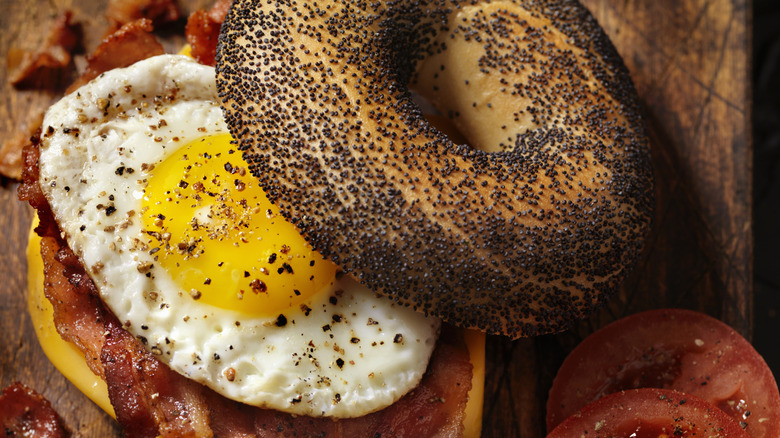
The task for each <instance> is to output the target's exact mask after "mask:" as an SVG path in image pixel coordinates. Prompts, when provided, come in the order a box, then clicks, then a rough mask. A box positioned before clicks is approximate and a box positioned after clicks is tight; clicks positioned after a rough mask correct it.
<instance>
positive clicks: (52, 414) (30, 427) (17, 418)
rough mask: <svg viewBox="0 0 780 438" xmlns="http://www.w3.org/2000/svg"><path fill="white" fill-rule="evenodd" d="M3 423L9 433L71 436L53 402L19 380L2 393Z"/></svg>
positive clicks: (0, 422) (42, 437)
mask: <svg viewBox="0 0 780 438" xmlns="http://www.w3.org/2000/svg"><path fill="white" fill-rule="evenodd" d="M0 427H2V428H3V432H4V435H3V436H7V437H15V436H18V437H27V436H32V437H36V438H60V437H68V436H70V432H69V431H68V430H67V429H66V428H65V425H64V424H63V423H62V419H60V416H59V415H57V412H56V411H55V410H54V408H52V407H51V403H49V401H48V400H46V399H45V398H44V397H43V396H42V395H40V394H38V393H37V392H35V391H33V390H32V389H30V388H28V387H26V386H25V385H23V384H21V383H19V382H16V383H13V384H11V385H9V386H8V387H6V388H5V389H4V390H3V394H2V395H0Z"/></svg>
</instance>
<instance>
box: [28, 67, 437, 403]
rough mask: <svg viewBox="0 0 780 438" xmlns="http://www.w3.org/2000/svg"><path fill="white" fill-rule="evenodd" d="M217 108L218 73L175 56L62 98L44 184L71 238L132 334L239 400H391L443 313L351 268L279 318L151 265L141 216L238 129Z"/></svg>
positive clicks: (54, 114) (426, 354)
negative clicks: (184, 164)
mask: <svg viewBox="0 0 780 438" xmlns="http://www.w3.org/2000/svg"><path fill="white" fill-rule="evenodd" d="M217 102H218V98H217V91H216V87H215V82H214V69H213V68H211V67H207V66H203V65H200V64H197V63H196V62H194V61H192V60H191V59H190V58H187V57H184V56H177V55H162V56H158V57H153V58H150V59H147V60H144V61H141V62H139V63H137V64H135V65H133V66H131V67H128V68H125V69H118V70H112V71H110V72H107V73H105V74H103V75H101V76H100V77H99V78H97V79H95V80H94V81H92V82H91V83H89V84H87V85H85V86H84V87H82V88H80V89H79V90H77V91H75V92H74V93H72V94H70V95H68V96H66V97H65V98H63V99H62V100H61V101H60V102H58V103H57V104H55V105H54V106H53V107H52V108H51V109H50V110H49V111H48V113H47V114H46V116H45V119H44V122H43V132H42V143H41V146H40V162H39V166H40V185H41V187H42V189H43V191H44V194H45V195H46V198H47V199H48V201H49V203H50V205H51V208H52V211H53V213H54V215H55V217H56V219H57V221H58V223H59V225H60V228H61V230H62V232H63V235H64V236H65V238H66V239H67V241H68V244H69V245H70V246H71V248H72V249H73V251H74V252H75V253H76V254H77V255H78V256H79V257H80V258H81V260H82V262H83V263H84V265H85V266H86V267H87V271H88V272H89V273H90V275H91V277H92V278H93V280H94V281H95V284H96V285H97V287H98V289H99V291H100V294H101V297H102V299H103V300H104V302H105V303H106V304H107V305H108V307H109V308H110V309H111V310H112V311H113V312H114V313H115V314H116V315H117V317H118V318H119V320H120V321H122V322H123V323H124V325H125V328H126V329H127V330H128V331H130V332H131V333H132V334H133V335H135V336H136V337H137V338H138V339H140V340H141V341H142V342H143V344H144V345H145V346H146V348H147V349H148V350H149V351H151V352H152V353H153V354H155V355H156V357H158V358H159V359H160V360H162V361H163V362H165V363H167V364H168V365H169V366H170V367H171V368H172V369H174V370H175V371H177V372H179V373H181V374H183V375H185V376H187V377H189V378H191V379H194V380H197V381H199V382H201V383H203V384H205V385H207V386H209V387H211V388H213V389H214V390H216V391H217V392H219V393H221V394H223V395H224V396H226V397H229V398H231V399H234V400H238V401H241V402H244V403H247V404H251V405H256V406H262V407H268V408H273V409H278V410H282V411H286V412H290V413H294V414H301V415H312V416H334V417H354V416H361V415H365V414H366V413H369V412H372V411H375V410H378V409H381V408H383V407H385V406H388V405H390V404H392V403H393V402H394V401H396V400H397V399H398V398H400V397H401V396H402V395H403V394H405V393H406V392H408V391H409V390H411V389H412V388H414V387H415V386H416V385H417V384H418V382H419V380H420V379H421V377H422V375H423V373H424V372H425V369H426V367H427V363H428V359H429V358H430V355H431V353H432V350H433V348H434V345H435V341H436V336H437V332H438V329H439V321H438V320H437V319H434V318H427V317H424V316H423V315H421V314H418V313H416V312H413V311H411V310H410V309H407V308H403V307H399V306H396V305H394V304H392V303H391V302H390V301H389V300H385V299H382V298H379V297H376V296H375V295H374V294H373V293H372V292H371V291H369V290H367V289H366V288H364V287H362V286H361V285H359V284H357V283H355V282H354V281H352V280H350V279H349V278H348V277H347V276H344V278H342V279H340V280H335V279H334V282H333V284H331V285H330V286H329V287H327V288H326V289H325V290H323V291H321V292H320V293H318V294H316V295H315V296H313V297H312V298H311V301H310V302H308V303H307V306H306V307H301V308H291V309H288V310H287V311H285V312H284V313H283V314H284V316H285V318H286V323H285V324H279V321H278V320H277V317H276V316H269V317H259V316H252V315H246V314H243V313H239V312H235V311H229V310H225V309H221V308H217V307H212V306H208V305H205V304H203V303H201V302H199V301H197V300H195V299H193V298H192V297H191V296H190V295H189V294H188V293H186V292H185V291H182V290H180V288H179V287H178V286H177V284H176V283H175V282H174V281H173V280H172V277H171V276H170V275H169V274H168V273H167V272H165V271H164V270H163V269H160V268H159V267H155V268H154V269H151V270H150V268H149V267H150V266H155V258H154V255H153V254H150V247H149V246H148V244H147V243H146V242H148V237H147V236H146V235H145V234H144V230H143V222H142V220H141V216H140V215H141V209H142V207H141V199H142V197H143V194H144V188H145V186H146V184H147V182H148V178H149V177H150V172H151V169H153V167H154V165H155V164H157V163H160V162H162V161H163V160H165V158H166V157H167V156H169V155H170V154H172V153H173V152H174V151H176V150H177V149H178V148H179V147H182V146H184V145H186V144H187V143H188V142H190V141H192V140H195V139H197V138H200V137H202V136H204V135H212V134H217V133H221V132H227V127H226V125H225V122H224V120H223V117H222V112H221V110H220V108H219V106H218V104H217ZM334 315H337V317H336V318H334ZM279 325H281V327H280V326H279Z"/></svg>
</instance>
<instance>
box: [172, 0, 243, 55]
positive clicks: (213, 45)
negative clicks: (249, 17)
mask: <svg viewBox="0 0 780 438" xmlns="http://www.w3.org/2000/svg"><path fill="white" fill-rule="evenodd" d="M232 4H233V0H218V1H217V2H216V3H214V5H213V6H212V7H211V9H209V10H208V11H206V10H204V9H200V10H197V11H195V12H193V13H192V14H190V16H189V18H188V19H187V27H186V28H185V30H184V33H185V35H186V37H187V43H189V45H190V47H191V49H192V52H191V53H192V57H193V58H195V60H196V61H198V62H199V63H201V64H205V65H214V64H215V59H214V58H215V57H216V54H217V39H218V38H219V29H220V27H221V26H222V22H223V21H225V15H227V13H228V10H229V9H230V6H231V5H232Z"/></svg>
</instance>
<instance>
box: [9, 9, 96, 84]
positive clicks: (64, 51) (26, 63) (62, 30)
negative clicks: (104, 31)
mask: <svg viewBox="0 0 780 438" xmlns="http://www.w3.org/2000/svg"><path fill="white" fill-rule="evenodd" d="M72 18H73V13H72V12H71V11H65V12H63V13H62V14H60V15H59V16H58V17H57V19H56V20H55V21H54V23H53V24H52V26H51V28H50V30H49V34H48V35H47V36H46V38H45V39H44V40H43V42H42V44H41V47H39V48H38V50H36V51H35V52H23V51H11V52H10V53H9V57H8V64H9V71H11V72H12V73H11V74H10V76H9V78H8V81H9V82H10V83H11V84H12V85H13V86H14V87H16V88H23V89H30V88H37V89H53V88H57V87H60V86H63V85H64V84H63V83H62V80H63V79H65V78H67V77H68V75H65V74H64V73H65V72H66V71H67V70H68V69H70V68H72V67H73V63H72V62H71V61H72V60H73V56H72V53H73V52H74V51H77V50H78V49H80V48H81V40H82V30H81V25H80V24H78V23H73V22H72Z"/></svg>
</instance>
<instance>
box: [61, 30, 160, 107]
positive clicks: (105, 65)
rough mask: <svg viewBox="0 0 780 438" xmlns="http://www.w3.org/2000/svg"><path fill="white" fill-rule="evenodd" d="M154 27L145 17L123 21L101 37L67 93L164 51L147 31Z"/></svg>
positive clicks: (149, 31)
mask: <svg viewBox="0 0 780 438" xmlns="http://www.w3.org/2000/svg"><path fill="white" fill-rule="evenodd" d="M153 29H154V27H153V26H152V21H151V20H148V19H146V18H142V19H140V20H136V21H133V22H130V23H127V24H125V25H124V26H122V27H121V28H120V29H119V30H117V31H116V32H114V33H112V34H111V35H109V36H107V37H105V38H104V39H103V41H102V42H101V43H100V45H99V46H98V47H97V48H96V49H95V51H94V52H92V53H91V54H90V55H89V56H87V68H86V70H84V73H82V75H81V77H79V78H78V79H77V80H76V81H75V82H74V83H73V84H71V86H70V87H68V91H67V92H68V93H70V92H72V91H74V90H76V89H77V88H79V87H80V86H82V85H84V84H86V83H87V82H89V81H91V80H92V79H94V78H96V77H98V75H100V74H101V73H104V72H107V71H109V70H112V69H115V68H121V67H127V66H129V65H132V64H134V63H136V62H138V61H140V60H142V59H146V58H149V57H151V56H155V55H162V54H163V53H164V50H163V46H162V44H160V42H159V41H157V38H156V37H155V36H154V35H152V34H151V32H152V30H153Z"/></svg>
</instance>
